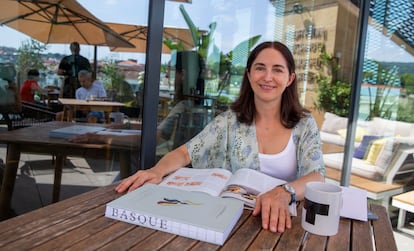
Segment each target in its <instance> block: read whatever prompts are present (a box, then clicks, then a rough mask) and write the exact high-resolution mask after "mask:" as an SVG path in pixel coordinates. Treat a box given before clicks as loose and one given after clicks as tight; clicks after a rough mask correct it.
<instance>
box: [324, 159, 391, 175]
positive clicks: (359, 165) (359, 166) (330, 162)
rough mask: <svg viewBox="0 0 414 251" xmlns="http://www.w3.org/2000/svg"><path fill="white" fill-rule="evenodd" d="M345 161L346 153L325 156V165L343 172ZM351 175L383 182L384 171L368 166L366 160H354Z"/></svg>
mask: <svg viewBox="0 0 414 251" xmlns="http://www.w3.org/2000/svg"><path fill="white" fill-rule="evenodd" d="M343 159H344V153H327V154H324V155H323V160H324V162H325V165H326V166H329V167H332V168H335V169H338V170H342V162H343ZM351 173H352V174H356V175H358V176H361V177H365V178H368V179H372V180H382V177H383V175H384V170H383V169H381V168H379V167H377V166H375V165H371V164H368V163H367V162H366V161H365V160H361V159H356V158H353V159H352V166H351Z"/></svg>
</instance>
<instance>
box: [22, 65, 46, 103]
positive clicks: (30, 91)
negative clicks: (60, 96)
mask: <svg viewBox="0 0 414 251" xmlns="http://www.w3.org/2000/svg"><path fill="white" fill-rule="evenodd" d="M39 75H40V74H39V71H38V70H37V69H31V70H29V71H28V72H27V80H25V81H24V82H23V85H22V88H21V89H20V96H21V99H22V101H26V102H29V103H38V102H39V99H40V97H39V96H38V95H39V94H40V93H44V92H45V90H44V89H42V88H41V87H40V85H39V83H38V81H39ZM35 96H36V97H35Z"/></svg>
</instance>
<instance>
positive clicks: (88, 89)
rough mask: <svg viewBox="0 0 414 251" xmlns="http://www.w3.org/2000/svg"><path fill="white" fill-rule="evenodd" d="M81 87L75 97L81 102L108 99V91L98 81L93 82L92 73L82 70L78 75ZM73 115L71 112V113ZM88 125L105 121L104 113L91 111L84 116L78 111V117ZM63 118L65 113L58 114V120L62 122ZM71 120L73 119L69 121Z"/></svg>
mask: <svg viewBox="0 0 414 251" xmlns="http://www.w3.org/2000/svg"><path fill="white" fill-rule="evenodd" d="M78 79H79V83H80V85H81V86H80V87H79V88H78V89H76V93H75V97H76V99H81V100H100V99H104V98H106V91H105V89H104V87H103V86H102V84H101V83H100V82H99V81H98V82H96V81H94V82H92V73H91V72H89V71H87V70H81V71H79V73H78ZM69 114H71V112H69ZM85 116H86V118H87V122H88V123H97V122H100V121H101V120H102V119H104V114H103V112H102V111H90V112H89V113H88V114H84V113H83V112H82V111H76V117H77V118H79V117H85ZM62 118H63V112H59V113H57V114H56V120H58V121H60V120H62ZM69 120H71V118H70V119H69Z"/></svg>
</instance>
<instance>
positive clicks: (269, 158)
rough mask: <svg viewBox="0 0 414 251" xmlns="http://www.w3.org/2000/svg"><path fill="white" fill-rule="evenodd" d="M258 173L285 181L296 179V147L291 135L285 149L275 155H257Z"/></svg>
mask: <svg viewBox="0 0 414 251" xmlns="http://www.w3.org/2000/svg"><path fill="white" fill-rule="evenodd" d="M259 162H260V171H261V172H263V173H265V174H267V175H270V176H272V177H276V178H278V179H283V180H286V181H293V180H295V179H296V169H297V161H296V145H295V143H294V142H293V138H292V135H291V136H290V138H289V142H288V144H287V146H286V147H285V149H284V150H283V151H282V152H280V153H277V154H263V153H259Z"/></svg>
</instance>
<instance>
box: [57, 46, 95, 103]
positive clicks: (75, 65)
mask: <svg viewBox="0 0 414 251" xmlns="http://www.w3.org/2000/svg"><path fill="white" fill-rule="evenodd" d="M70 51H71V53H72V55H69V56H65V57H63V58H62V60H61V61H60V64H59V68H58V71H57V74H58V75H60V76H64V80H63V84H62V87H61V94H60V97H62V98H75V92H76V89H78V88H79V87H80V83H79V81H78V73H79V71H81V70H87V71H91V64H90V63H89V60H88V59H87V58H85V57H83V56H81V55H80V54H79V53H80V45H79V43H78V42H73V43H71V44H70Z"/></svg>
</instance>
